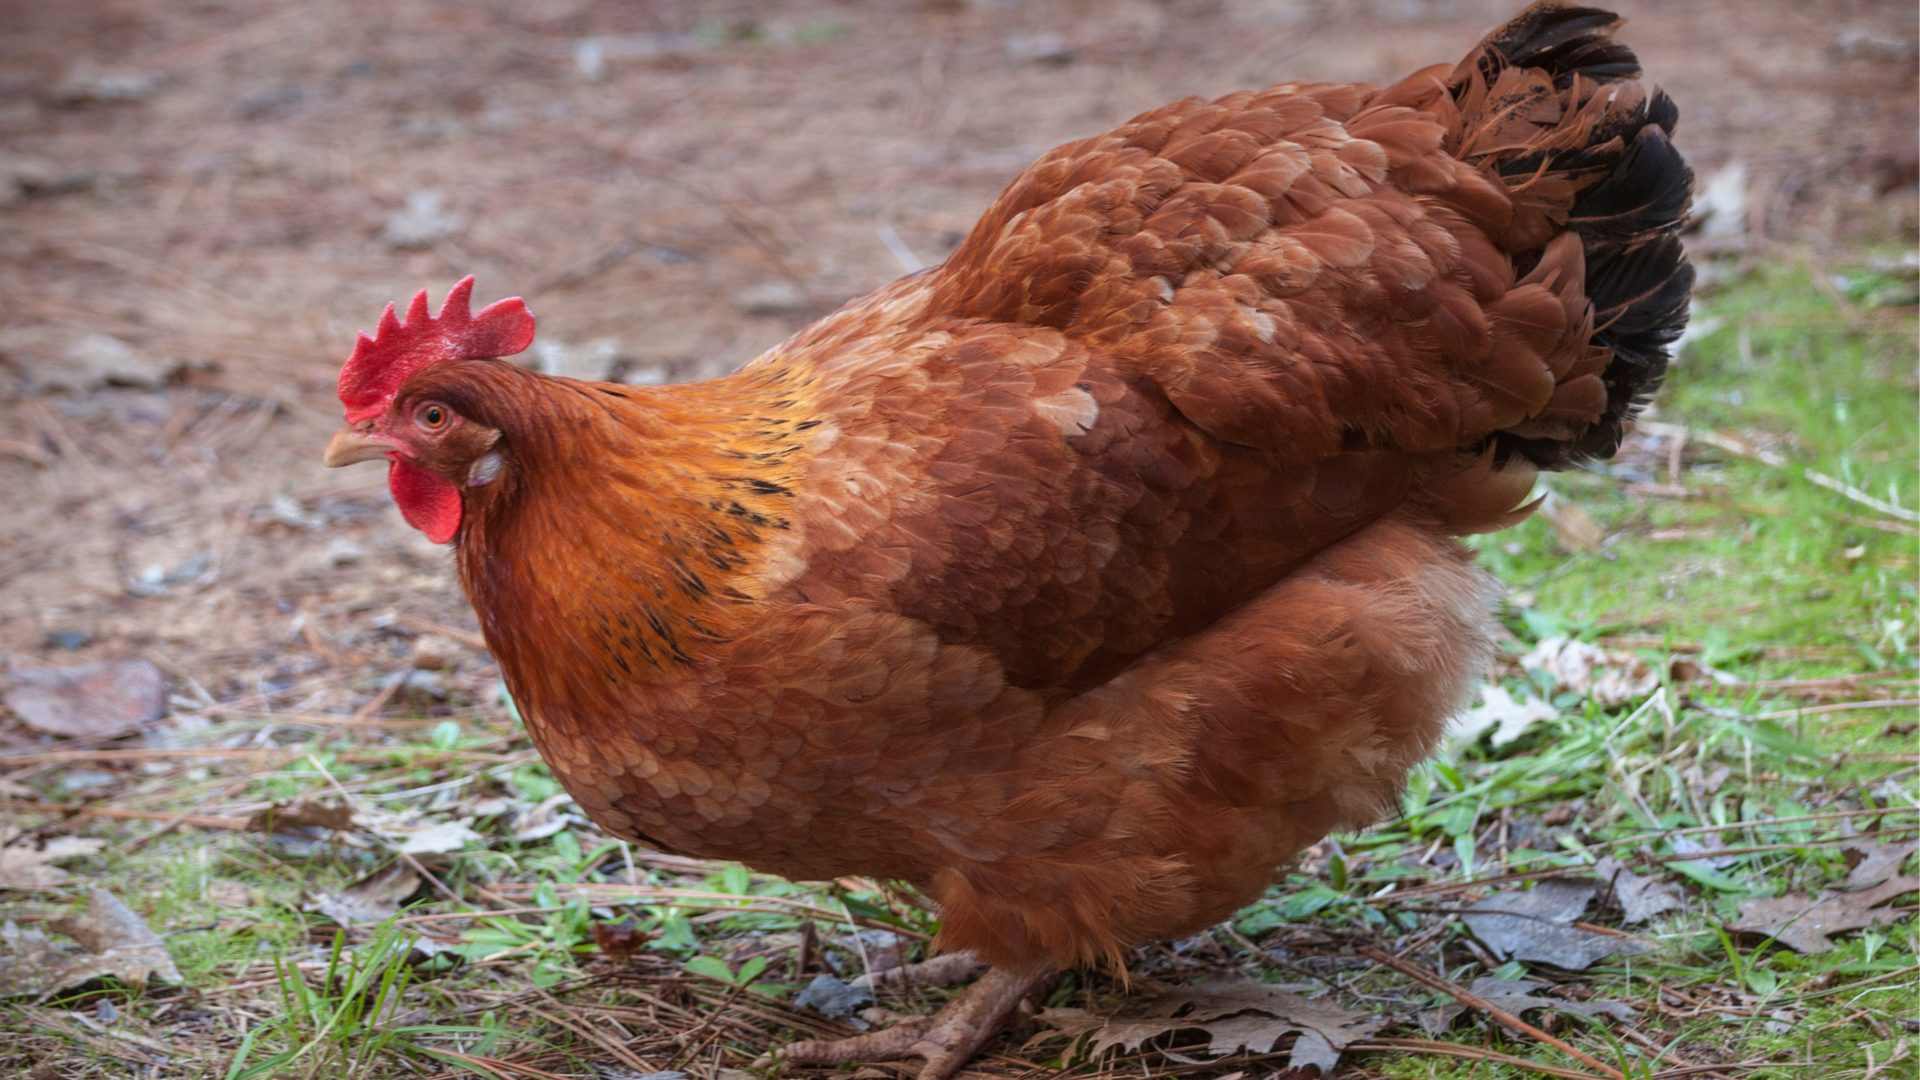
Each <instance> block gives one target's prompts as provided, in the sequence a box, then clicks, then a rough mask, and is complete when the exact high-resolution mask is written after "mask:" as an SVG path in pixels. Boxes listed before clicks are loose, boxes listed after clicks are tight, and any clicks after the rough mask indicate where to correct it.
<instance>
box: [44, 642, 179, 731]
mask: <svg viewBox="0 0 1920 1080" xmlns="http://www.w3.org/2000/svg"><path fill="white" fill-rule="evenodd" d="M12 675H13V689H12V690H9V691H8V692H7V698H6V701H7V708H9V709H12V710H13V711H14V712H16V713H18V714H19V716H20V719H22V720H25V721H26V722H27V724H28V726H30V727H33V728H36V729H38V730H40V731H44V732H46V733H47V734H49V735H59V736H62V737H64V738H69V739H113V738H118V737H119V736H121V735H127V734H130V733H132V732H135V731H138V730H140V725H141V724H146V723H151V722H153V721H155V720H158V719H160V717H161V716H162V715H164V714H165V712H166V708H167V687H166V683H165V681H164V680H162V679H161V678H160V669H159V668H157V667H154V666H153V665H152V664H150V663H148V662H147V661H145V660H107V661H102V662H99V663H94V664H74V665H72V666H71V667H59V668H21V667H19V666H17V665H16V666H15V667H14V669H13V672H12Z"/></svg>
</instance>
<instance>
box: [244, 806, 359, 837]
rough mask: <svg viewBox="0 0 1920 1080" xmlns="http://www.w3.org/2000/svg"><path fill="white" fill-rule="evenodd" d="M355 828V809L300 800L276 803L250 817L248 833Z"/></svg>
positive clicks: (248, 819)
mask: <svg viewBox="0 0 1920 1080" xmlns="http://www.w3.org/2000/svg"><path fill="white" fill-rule="evenodd" d="M352 827H353V808H352V807H350V806H329V805H327V804H326V803H320V802H311V801H308V800H305V799H298V800H295V801H293V802H290V803H274V804H273V805H272V806H269V807H267V808H266V809H265V810H256V811H254V812H253V814H252V815H250V816H249V817H248V818H247V831H248V832H257V833H269V834H271V833H287V832H293V831H294V830H296V829H333V830H338V829H348V828H352Z"/></svg>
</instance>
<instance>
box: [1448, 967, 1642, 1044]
mask: <svg viewBox="0 0 1920 1080" xmlns="http://www.w3.org/2000/svg"><path fill="white" fill-rule="evenodd" d="M1548 985H1549V984H1548V983H1544V982H1535V981H1534V980H1532V979H1502V978H1499V977H1497V976H1493V975H1482V976H1480V977H1479V978H1478V979H1475V980H1473V985H1472V986H1470V987H1468V988H1467V989H1469V990H1471V991H1473V993H1474V994H1475V995H1476V996H1478V997H1480V998H1483V999H1485V1000H1486V1002H1487V1004H1489V1005H1492V1006H1493V1007H1495V1008H1497V1009H1502V1010H1504V1011H1506V1012H1508V1013H1511V1014H1512V1015H1514V1016H1520V1015H1521V1014H1523V1013H1528V1012H1532V1011H1533V1010H1535V1009H1555V1010H1558V1011H1560V1012H1567V1013H1579V1014H1580V1015H1581V1016H1611V1017H1613V1018H1614V1019H1615V1020H1618V1021H1620V1022H1621V1023H1623V1024H1628V1023H1632V1022H1633V1018H1634V1016H1633V1007H1632V1006H1630V1005H1628V1004H1627V1003H1626V1002H1624V1001H1562V1000H1561V999H1559V998H1544V997H1535V996H1533V992H1534V991H1535V990H1539V989H1542V988H1544V987H1546V986H1548ZM1466 1011H1467V1007H1466V1006H1465V1005H1460V1004H1449V1005H1441V1006H1438V1007H1436V1008H1432V1009H1426V1010H1423V1011H1422V1012H1421V1013H1420V1015H1419V1021H1420V1026H1421V1027H1422V1028H1424V1029H1425V1030H1426V1032H1427V1034H1429V1035H1433V1036H1436V1037H1438V1036H1439V1035H1441V1034H1444V1033H1445V1032H1446V1030H1447V1029H1448V1028H1450V1027H1452V1026H1453V1021H1454V1020H1455V1019H1456V1018H1457V1017H1459V1015H1460V1014H1461V1013H1464V1012H1466Z"/></svg>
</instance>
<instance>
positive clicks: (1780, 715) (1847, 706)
mask: <svg viewBox="0 0 1920 1080" xmlns="http://www.w3.org/2000/svg"><path fill="white" fill-rule="evenodd" d="M1916 705H1920V698H1887V699H1886V700H1884V701H1843V702H1840V703H1839V704H1837V705H1812V706H1808V707H1807V708H1804V709H1781V710H1779V711H1778V712H1764V713H1755V714H1753V715H1752V716H1743V717H1741V718H1740V719H1742V720H1791V719H1793V718H1794V717H1796V716H1813V715H1815V714H1816V713H1835V712H1850V711H1852V710H1854V709H1910V708H1913V707H1914V706H1916Z"/></svg>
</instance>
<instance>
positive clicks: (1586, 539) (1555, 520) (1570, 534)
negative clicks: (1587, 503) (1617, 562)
mask: <svg viewBox="0 0 1920 1080" xmlns="http://www.w3.org/2000/svg"><path fill="white" fill-rule="evenodd" d="M1540 516H1541V517H1544V518H1546V519H1547V523H1548V524H1549V525H1552V526H1553V531H1554V532H1555V533H1556V534H1557V535H1558V536H1559V537H1560V543H1561V544H1563V545H1565V546H1566V548H1567V549H1568V550H1570V551H1584V552H1586V553H1587V554H1589V555H1593V554H1595V553H1597V552H1599V550H1600V541H1602V540H1604V539H1606V535H1607V534H1606V530H1604V529H1602V528H1601V527H1600V523H1599V522H1597V521H1595V520H1593V515H1591V514H1589V513H1587V512H1586V511H1585V510H1582V509H1580V507H1579V506H1577V505H1575V504H1574V503H1570V502H1568V501H1566V500H1565V499H1562V498H1560V497H1559V496H1557V495H1549V496H1547V501H1546V502H1544V503H1542V504H1540Z"/></svg>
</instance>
